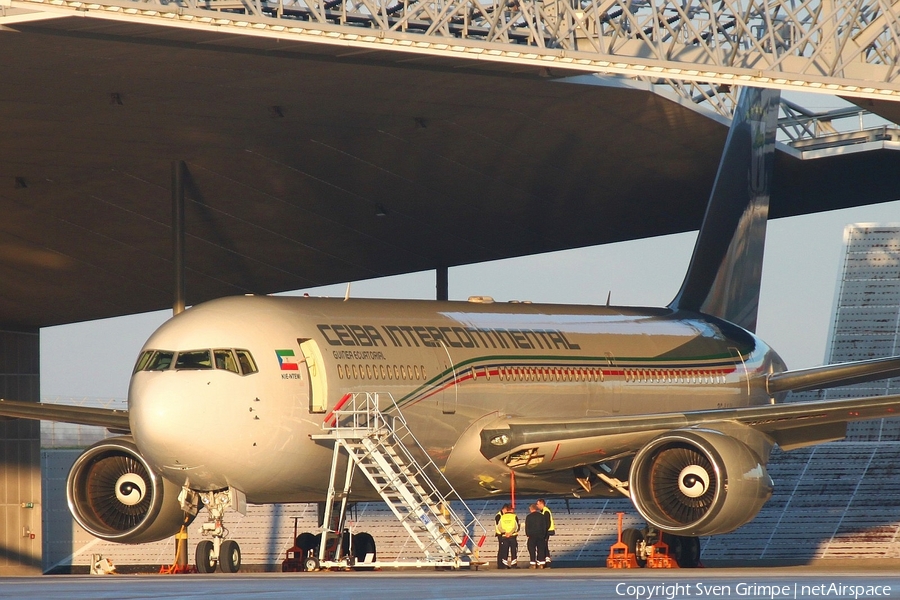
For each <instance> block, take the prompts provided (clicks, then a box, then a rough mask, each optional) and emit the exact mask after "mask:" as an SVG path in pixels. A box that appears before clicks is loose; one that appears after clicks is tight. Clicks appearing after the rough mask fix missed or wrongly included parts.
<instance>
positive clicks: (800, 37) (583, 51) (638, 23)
mask: <svg viewBox="0 0 900 600" xmlns="http://www.w3.org/2000/svg"><path fill="white" fill-rule="evenodd" d="M72 14H78V15H82V16H86V17H97V18H106V19H118V20H128V21H133V22H145V23H156V24H163V25H170V26H179V27H190V28H200V29H209V30H215V31H219V32H223V33H240V34H246V35H254V36H268V37H276V38H281V39H294V40H299V41H308V42H320V43H327V44H340V45H344V46H350V47H355V48H365V49H370V50H396V51H402V52H407V53H414V54H426V55H432V56H441V57H450V58H469V59H474V60H487V61H495V62H507V63H517V64H526V65H538V66H542V67H546V68H548V69H551V70H552V69H564V70H565V71H568V72H571V71H582V72H593V73H607V74H621V75H627V76H630V77H638V78H643V79H648V80H651V81H654V82H658V83H667V84H669V85H671V86H672V87H674V88H675V90H676V91H677V92H678V93H679V94H681V95H682V96H684V97H686V98H691V99H693V100H694V101H698V100H703V99H708V100H710V101H712V103H713V105H714V106H715V105H717V104H724V105H727V104H728V101H727V99H725V100H722V99H719V92H720V91H721V88H722V86H726V87H727V86H730V85H732V84H736V85H752V86H761V87H770V88H778V89H789V90H806V91H819V92H824V93H831V94H840V95H843V96H849V97H859V98H888V99H890V98H894V97H897V96H900V74H898V70H897V63H898V60H897V57H898V51H900V44H898V41H900V23H898V15H900V2H896V1H891V0H715V1H714V0H682V1H672V0H490V1H486V0H205V1H204V0H200V1H198V0H99V1H90V0H88V1H85V0H0V25H3V24H7V25H9V24H13V23H16V22H19V21H28V20H34V19H42V18H52V17H55V16H60V15H72ZM551 74H552V72H551ZM719 110H720V112H727V109H726V110H722V109H721V108H720V109H719Z"/></svg>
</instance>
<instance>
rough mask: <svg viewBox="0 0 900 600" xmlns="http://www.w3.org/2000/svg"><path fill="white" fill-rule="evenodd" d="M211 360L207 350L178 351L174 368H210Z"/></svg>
mask: <svg viewBox="0 0 900 600" xmlns="http://www.w3.org/2000/svg"><path fill="white" fill-rule="evenodd" d="M212 368H213V366H212V361H211V360H210V358H209V350H188V351H187V352H179V353H178V358H177V359H176V360H175V370H176V371H177V370H178V369H212Z"/></svg>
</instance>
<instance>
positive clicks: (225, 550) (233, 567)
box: [219, 540, 241, 573]
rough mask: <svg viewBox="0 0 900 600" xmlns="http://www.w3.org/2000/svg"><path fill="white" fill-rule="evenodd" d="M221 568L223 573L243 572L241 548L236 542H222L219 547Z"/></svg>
mask: <svg viewBox="0 0 900 600" xmlns="http://www.w3.org/2000/svg"><path fill="white" fill-rule="evenodd" d="M219 568H220V569H222V572H223V573H237V572H238V571H240V570H241V547H240V546H238V543H237V542H236V541H234V540H222V545H221V546H220V547H219Z"/></svg>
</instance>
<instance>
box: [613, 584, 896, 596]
mask: <svg viewBox="0 0 900 600" xmlns="http://www.w3.org/2000/svg"><path fill="white" fill-rule="evenodd" d="M616 595H618V596H621V597H623V598H633V599H634V600H663V599H665V600H676V598H677V599H680V598H770V599H771V600H776V599H788V598H818V597H821V598H828V597H830V598H853V599H854V600H859V599H860V598H884V597H887V596H890V595H891V586H889V585H859V584H844V583H819V584H811V583H793V584H769V583H766V584H762V583H734V584H731V583H729V584H720V583H703V582H699V581H698V582H695V583H654V584H637V583H619V584H616Z"/></svg>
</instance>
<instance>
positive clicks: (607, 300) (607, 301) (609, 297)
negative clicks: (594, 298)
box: [606, 290, 612, 306]
mask: <svg viewBox="0 0 900 600" xmlns="http://www.w3.org/2000/svg"><path fill="white" fill-rule="evenodd" d="M610 300H612V290H609V292H607V294H606V305H607V306H609V301H610Z"/></svg>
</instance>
